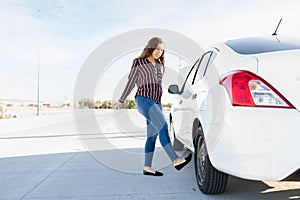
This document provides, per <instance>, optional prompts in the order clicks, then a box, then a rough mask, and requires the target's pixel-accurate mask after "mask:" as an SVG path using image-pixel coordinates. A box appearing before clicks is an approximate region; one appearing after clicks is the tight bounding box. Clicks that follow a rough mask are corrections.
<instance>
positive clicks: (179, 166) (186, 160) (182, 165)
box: [175, 153, 192, 170]
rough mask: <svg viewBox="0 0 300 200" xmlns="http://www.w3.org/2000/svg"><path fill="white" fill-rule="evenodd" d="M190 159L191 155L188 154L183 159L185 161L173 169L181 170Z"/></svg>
mask: <svg viewBox="0 0 300 200" xmlns="http://www.w3.org/2000/svg"><path fill="white" fill-rule="evenodd" d="M191 159H192V154H191V153H190V154H189V155H188V156H187V157H185V161H184V162H183V163H181V164H179V165H176V166H175V168H176V169H177V170H181V169H182V168H183V167H184V166H186V165H187V164H188V163H189V162H190V161H191Z"/></svg>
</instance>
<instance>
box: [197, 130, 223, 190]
mask: <svg viewBox="0 0 300 200" xmlns="http://www.w3.org/2000/svg"><path fill="white" fill-rule="evenodd" d="M199 132H200V134H198V135H197V136H196V140H195V156H194V162H195V173H196V180H197V184H198V187H199V189H200V190H201V191H202V192H203V193H204V194H221V193H223V192H224V191H225V188H226V184H227V180H228V175H227V174H225V173H223V172H220V171H218V170H217V169H215V168H214V167H213V166H212V164H211V162H210V160H209V156H208V152H207V148H206V143H205V139H204V135H203V132H202V131H201V129H200V130H198V133H199Z"/></svg>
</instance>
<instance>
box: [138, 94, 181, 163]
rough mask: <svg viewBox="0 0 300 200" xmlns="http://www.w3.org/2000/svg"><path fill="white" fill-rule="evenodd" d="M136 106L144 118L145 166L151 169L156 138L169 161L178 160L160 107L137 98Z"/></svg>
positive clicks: (140, 97)
mask: <svg viewBox="0 0 300 200" xmlns="http://www.w3.org/2000/svg"><path fill="white" fill-rule="evenodd" d="M135 100H136V105H137V109H138V111H139V112H140V113H141V114H142V115H143V116H144V117H145V118H146V123H147V141H146V145H145V165H144V166H147V167H151V165H152V159H153V154H154V149H155V142H156V138H157V136H158V135H159V140H160V143H161V145H162V146H163V148H164V150H165V151H166V153H167V155H168V156H169V158H170V160H171V161H172V162H173V161H174V160H176V159H177V158H178V156H177V155H176V153H175V151H174V149H173V147H172V144H171V142H170V137H169V132H168V124H167V122H166V119H165V117H164V115H163V113H162V107H161V105H160V104H157V103H156V102H155V101H154V100H152V99H149V98H146V97H142V96H137V97H136V99H135Z"/></svg>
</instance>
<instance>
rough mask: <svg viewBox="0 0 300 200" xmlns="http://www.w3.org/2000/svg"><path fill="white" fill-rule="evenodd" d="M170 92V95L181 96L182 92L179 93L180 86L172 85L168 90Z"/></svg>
mask: <svg viewBox="0 0 300 200" xmlns="http://www.w3.org/2000/svg"><path fill="white" fill-rule="evenodd" d="M168 92H169V93H170V94H179V93H180V91H179V88H178V85H170V86H169V89H168Z"/></svg>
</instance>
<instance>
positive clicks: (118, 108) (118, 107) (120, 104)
mask: <svg viewBox="0 0 300 200" xmlns="http://www.w3.org/2000/svg"><path fill="white" fill-rule="evenodd" d="M123 106H124V104H123V103H121V102H116V106H115V109H116V110H121V109H122V108H123Z"/></svg>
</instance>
